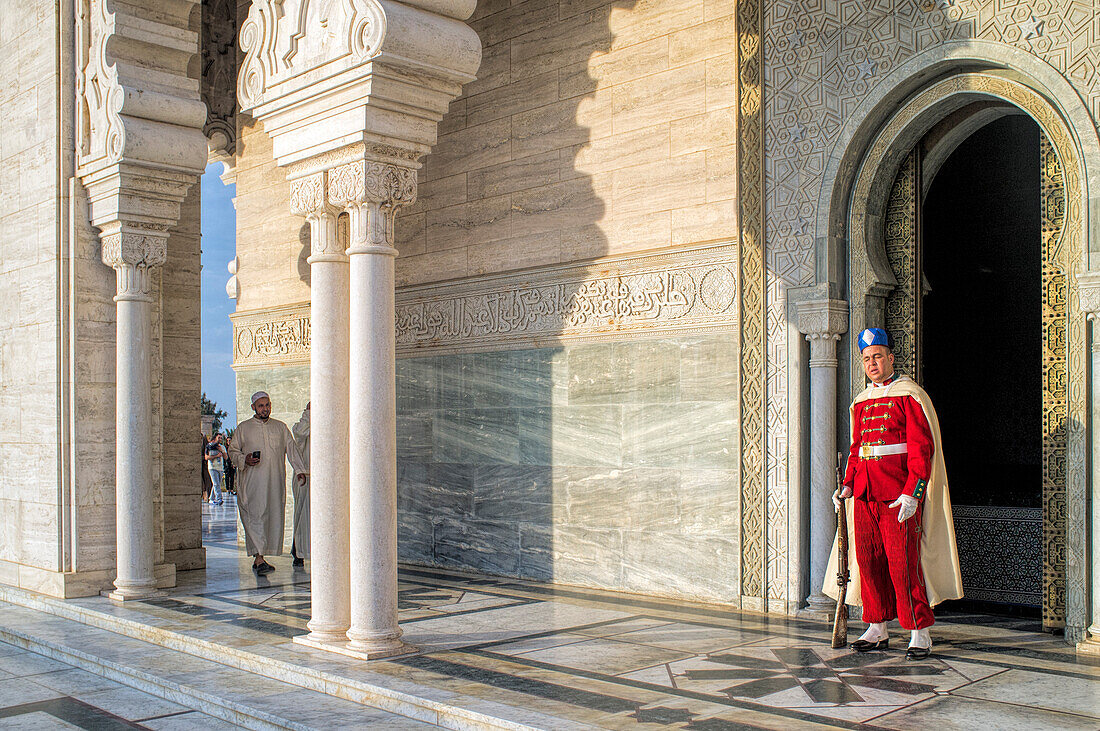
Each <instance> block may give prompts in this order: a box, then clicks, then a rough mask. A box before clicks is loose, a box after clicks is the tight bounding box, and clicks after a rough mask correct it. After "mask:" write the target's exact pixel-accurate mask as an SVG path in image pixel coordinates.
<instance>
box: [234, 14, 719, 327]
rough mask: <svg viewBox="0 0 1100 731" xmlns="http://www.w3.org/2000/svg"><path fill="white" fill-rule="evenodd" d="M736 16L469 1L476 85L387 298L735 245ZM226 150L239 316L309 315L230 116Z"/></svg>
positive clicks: (449, 122) (263, 151) (282, 212)
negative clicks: (233, 151) (233, 158)
mask: <svg viewBox="0 0 1100 731" xmlns="http://www.w3.org/2000/svg"><path fill="white" fill-rule="evenodd" d="M734 7H735V4H734V2H733V1H732V0H722V1H719V2H706V3H704V0H661V1H660V2H655V1H654V0H641V1H639V2H634V1H632V2H628V3H610V2H603V3H601V2H587V3H585V2H573V1H571V0H560V1H559V0H526V1H525V2H521V3H513V4H512V5H511V6H510V5H509V3H508V2H506V1H502V0H483V1H482V2H480V3H479V4H478V8H477V10H476V11H475V13H474V16H473V18H472V19H471V21H470V24H471V25H472V26H473V27H474V28H475V29H476V30H477V31H478V33H479V35H480V36H481V38H482V43H483V57H482V59H483V60H482V64H481V68H480V70H479V71H478V74H477V76H478V78H477V80H476V81H473V82H471V83H469V84H467V85H466V87H465V88H464V91H463V95H462V96H461V97H459V98H458V99H456V100H455V101H454V102H453V103H452V104H451V108H450V111H449V112H448V113H447V115H446V117H444V119H443V121H442V122H441V123H440V125H439V142H438V143H437V144H436V145H435V147H433V148H432V152H431V153H430V154H429V155H428V156H427V157H425V158H424V160H423V163H424V167H423V168H422V169H421V170H420V172H419V175H418V180H419V186H418V187H419V190H418V200H417V202H416V203H415V204H414V205H413V206H412V207H410V208H409V209H407V210H404V211H402V214H401V215H400V216H399V218H398V221H397V225H396V238H397V241H396V244H397V248H398V250H399V251H400V257H399V259H398V261H397V281H398V285H399V286H401V285H407V284H423V283H427V282H437V281H442V280H449V279H456V278H463V277H471V276H477V275H482V274H489V273H495V272H503V271H511V270H516V269H523V268H528V267H536V266H541V265H552V264H559V263H567V262H572V261H580V260H587V259H593V258H597V257H601V256H606V255H618V254H624V253H629V252H635V251H641V250H648V249H660V248H666V247H670V246H680V245H686V244H693V243H698V242H702V241H709V240H719V239H729V238H732V237H734V236H735V234H736V218H737V217H736V212H735V209H736V184H735V174H734V173H735V170H734V166H735V158H734V141H735V140H734V111H735V106H734V95H735V86H736V72H735V67H734V55H735V54H734V48H735V37H734V32H733V12H734ZM238 145H239V147H238V151H237V165H236V172H235V176H236V183H237V198H236V207H237V238H238V242H239V244H238V255H239V256H240V265H239V271H238V275H237V276H238V281H239V282H240V284H241V295H240V298H239V299H238V300H237V307H238V310H240V311H250V310H256V309H263V308H270V307H273V306H278V305H285V304H292V303H297V302H302V301H305V300H308V299H309V265H308V264H307V263H306V258H307V257H308V255H309V229H308V226H307V225H306V223H305V221H304V219H302V218H301V217H297V216H294V215H292V214H291V213H290V204H289V200H290V186H289V185H288V184H287V183H286V179H285V174H284V173H283V171H282V170H281V169H279V168H277V167H276V166H275V165H274V162H273V161H272V159H271V140H270V138H268V137H267V135H266V134H265V133H264V131H263V129H262V126H261V125H259V124H256V123H254V122H252V120H251V119H250V118H249V117H247V115H242V117H241V121H240V129H239V137H238Z"/></svg>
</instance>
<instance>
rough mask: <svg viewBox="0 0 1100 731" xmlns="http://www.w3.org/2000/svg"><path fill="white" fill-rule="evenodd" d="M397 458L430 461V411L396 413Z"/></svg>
mask: <svg viewBox="0 0 1100 731" xmlns="http://www.w3.org/2000/svg"><path fill="white" fill-rule="evenodd" d="M397 458H398V459H411V460H419V461H422V462H430V461H431V459H432V416H431V412H414V413H403V414H398V415H397Z"/></svg>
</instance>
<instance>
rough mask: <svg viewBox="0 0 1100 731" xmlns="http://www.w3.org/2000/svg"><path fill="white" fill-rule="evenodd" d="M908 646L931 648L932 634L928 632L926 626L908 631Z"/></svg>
mask: <svg viewBox="0 0 1100 731" xmlns="http://www.w3.org/2000/svg"><path fill="white" fill-rule="evenodd" d="M909 646H910V647H923V648H924V649H926V650H931V649H932V635H931V634H930V633H929V632H928V628H927V627H925V628H924V629H915V630H912V631H911V632H910V633H909Z"/></svg>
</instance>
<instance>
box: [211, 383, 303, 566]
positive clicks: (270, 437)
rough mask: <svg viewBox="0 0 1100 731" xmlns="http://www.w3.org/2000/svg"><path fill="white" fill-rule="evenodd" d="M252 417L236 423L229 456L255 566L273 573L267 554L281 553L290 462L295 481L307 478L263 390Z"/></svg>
mask: <svg viewBox="0 0 1100 731" xmlns="http://www.w3.org/2000/svg"><path fill="white" fill-rule="evenodd" d="M252 411H254V412H255V416H253V417H252V418H251V419H249V420H248V421H242V422H241V423H240V424H239V425H237V431H235V432H234V433H233V444H232V446H231V447H230V449H229V458H230V459H231V460H232V461H233V465H234V466H235V467H236V468H237V470H238V472H237V507H238V509H239V510H240V514H241V523H243V524H244V543H245V550H246V551H247V553H248V555H249V556H253V557H254V560H253V563H252V570H253V571H255V572H256V573H257V574H260V575H263V574H269V573H271V572H272V571H274V570H275V567H274V566H272V565H271V564H269V563H268V562H267V561H265V560H264V555H265V554H266V555H274V556H279V555H281V554H282V552H283V519H284V515H285V505H286V461H287V460H289V461H290V466H291V467H293V468H294V473H295V475H296V478H297V479H296V481H297V482H299V483H303V482H305V479H306V469H307V468H306V464H305V460H303V459H302V454H301V452H299V451H298V445H297V444H295V442H294V438H293V437H292V436H291V434H290V429H288V428H287V426H286V424H284V423H283V422H281V421H279V420H278V419H272V418H271V399H270V398H268V395H267V394H266V393H264V392H263V391H257V392H256V393H254V394H252Z"/></svg>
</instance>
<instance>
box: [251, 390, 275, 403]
mask: <svg viewBox="0 0 1100 731" xmlns="http://www.w3.org/2000/svg"><path fill="white" fill-rule="evenodd" d="M262 398H266V399H269V398H271V397H270V396H268V395H267V391H257V392H256V393H254V394H252V403H256V402H257V401H259V400H260V399H262Z"/></svg>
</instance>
